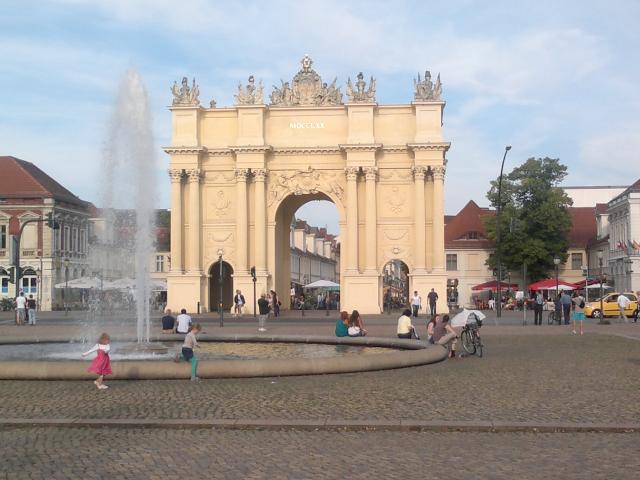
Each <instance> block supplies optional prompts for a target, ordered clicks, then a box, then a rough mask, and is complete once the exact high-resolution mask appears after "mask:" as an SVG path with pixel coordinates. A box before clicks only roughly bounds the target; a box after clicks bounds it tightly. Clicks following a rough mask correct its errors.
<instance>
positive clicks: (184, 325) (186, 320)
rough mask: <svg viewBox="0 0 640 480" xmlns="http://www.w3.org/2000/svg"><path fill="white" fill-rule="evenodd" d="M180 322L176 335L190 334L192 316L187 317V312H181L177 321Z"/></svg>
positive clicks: (184, 310) (183, 310)
mask: <svg viewBox="0 0 640 480" xmlns="http://www.w3.org/2000/svg"><path fill="white" fill-rule="evenodd" d="M176 320H177V321H178V325H177V328H176V333H181V334H182V335H186V334H187V333H189V327H190V326H191V316H189V315H187V310H186V309H184V308H183V309H182V310H180V315H178V318H177V319H176Z"/></svg>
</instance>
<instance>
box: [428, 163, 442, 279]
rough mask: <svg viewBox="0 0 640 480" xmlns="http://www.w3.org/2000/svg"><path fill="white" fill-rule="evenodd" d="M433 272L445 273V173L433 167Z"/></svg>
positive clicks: (439, 168) (440, 167) (440, 168)
mask: <svg viewBox="0 0 640 480" xmlns="http://www.w3.org/2000/svg"><path fill="white" fill-rule="evenodd" d="M431 171H432V172H433V270H434V271H439V272H442V271H444V193H443V192H444V173H445V168H444V167H443V166H439V167H433V168H432V169H431Z"/></svg>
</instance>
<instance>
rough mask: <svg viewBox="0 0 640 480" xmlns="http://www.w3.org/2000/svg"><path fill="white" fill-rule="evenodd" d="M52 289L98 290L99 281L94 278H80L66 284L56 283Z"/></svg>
mask: <svg viewBox="0 0 640 480" xmlns="http://www.w3.org/2000/svg"><path fill="white" fill-rule="evenodd" d="M54 288H79V289H87V288H100V279H99V278H96V277H80V278H74V279H73V280H69V281H68V282H61V283H56V284H55V285H54Z"/></svg>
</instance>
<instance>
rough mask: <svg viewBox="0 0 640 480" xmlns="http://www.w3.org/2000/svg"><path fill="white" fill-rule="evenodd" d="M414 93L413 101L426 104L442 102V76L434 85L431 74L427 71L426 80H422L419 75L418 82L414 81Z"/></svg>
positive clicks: (425, 73)
mask: <svg viewBox="0 0 640 480" xmlns="http://www.w3.org/2000/svg"><path fill="white" fill-rule="evenodd" d="M413 86H414V89H415V90H414V93H413V99H414V100H415V101H417V102H426V101H430V100H440V97H441V96H442V83H441V82H440V74H438V78H437V79H436V84H435V85H434V84H433V82H432V81H431V72H430V71H429V70H427V71H426V72H424V80H421V79H420V73H418V80H416V79H415V78H414V79H413Z"/></svg>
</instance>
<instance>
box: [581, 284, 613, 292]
mask: <svg viewBox="0 0 640 480" xmlns="http://www.w3.org/2000/svg"><path fill="white" fill-rule="evenodd" d="M611 288H612V287H610V286H609V285H607V284H606V283H605V284H604V285H602V289H603V290H609V289H611ZM587 289H588V290H592V289H598V290H600V284H599V283H594V284H592V285H589V286H588V287H587Z"/></svg>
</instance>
